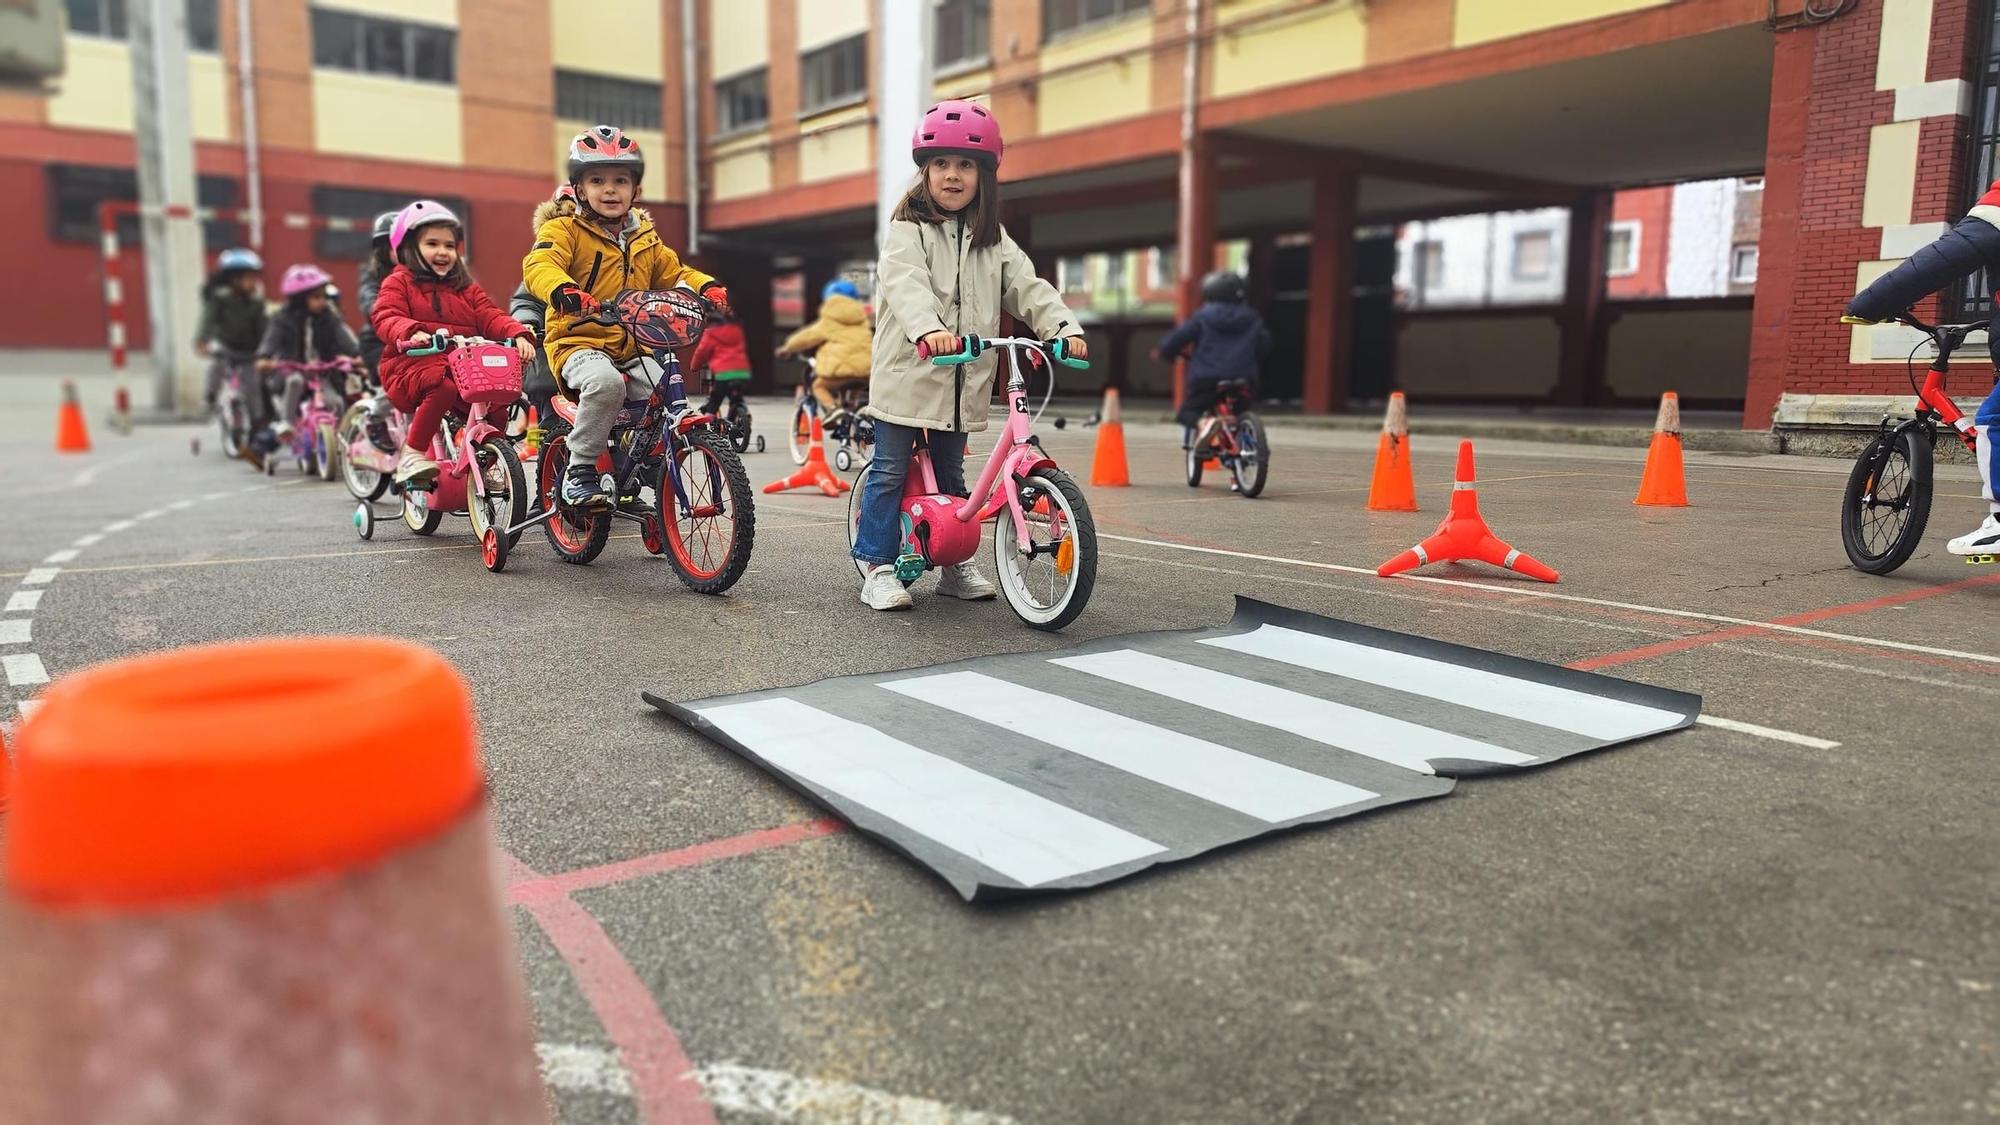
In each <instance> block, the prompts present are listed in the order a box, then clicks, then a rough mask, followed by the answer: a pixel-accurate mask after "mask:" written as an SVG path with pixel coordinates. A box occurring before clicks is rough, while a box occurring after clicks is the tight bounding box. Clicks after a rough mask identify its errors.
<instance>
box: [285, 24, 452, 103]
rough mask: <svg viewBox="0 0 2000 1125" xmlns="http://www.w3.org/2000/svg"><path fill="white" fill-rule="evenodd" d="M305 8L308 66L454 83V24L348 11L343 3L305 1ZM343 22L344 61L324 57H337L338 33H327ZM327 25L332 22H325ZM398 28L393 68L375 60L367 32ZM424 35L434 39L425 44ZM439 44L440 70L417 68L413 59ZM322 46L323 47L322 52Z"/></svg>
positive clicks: (399, 79) (394, 78)
mask: <svg viewBox="0 0 2000 1125" xmlns="http://www.w3.org/2000/svg"><path fill="white" fill-rule="evenodd" d="M306 13H307V16H306V18H307V35H308V36H309V37H310V40H311V42H310V48H311V54H312V66H313V69H314V70H331V71H338V72H340V73H342V74H361V75H366V76H367V77H370V78H382V79H387V80H388V81H391V82H417V83H422V84H423V85H426V86H456V85H457V84H458V28H456V27H448V26H445V25H443V24H435V23H425V22H423V21H421V20H404V19H394V18H391V17H388V16H377V15H372V14H370V13H367V12H353V11H348V10H347V9H345V8H327V7H321V6H320V5H317V4H314V5H310V6H309V7H308V8H307V9H306ZM340 23H345V24H346V26H347V27H348V28H349V29H350V30H351V33H352V42H351V44H350V45H349V49H348V50H347V51H346V52H345V54H346V59H345V61H329V60H330V59H331V58H337V56H338V54H339V53H340V52H338V51H337V50H336V48H338V47H339V44H338V42H336V40H337V39H338V38H340V37H339V36H335V35H332V34H323V32H330V31H331V30H332V27H337V26H339V25H340ZM329 25H331V26H329ZM389 31H398V32H400V33H401V34H400V36H398V38H399V39H400V40H401V43H400V45H399V46H398V48H397V50H398V51H400V52H401V62H402V65H401V67H400V68H399V69H397V70H391V69H389V68H387V67H384V66H378V65H376V60H375V58H374V57H373V54H374V53H373V50H372V48H371V47H370V44H371V43H372V42H374V40H373V39H371V37H370V33H371V32H378V33H379V32H389ZM425 38H433V39H435V40H437V41H438V42H432V43H429V44H426V43H425V42H424V39H425ZM440 42H441V44H442V46H443V52H444V53H443V57H444V59H445V60H446V64H447V65H446V66H445V68H444V70H445V73H444V74H443V75H441V76H439V75H425V74H422V73H420V69H421V68H420V67H419V66H418V61H419V60H420V59H422V58H424V57H425V56H426V54H429V53H434V52H435V51H436V49H437V48H438V46H439V44H440ZM322 48H326V50H325V51H323V50H322Z"/></svg>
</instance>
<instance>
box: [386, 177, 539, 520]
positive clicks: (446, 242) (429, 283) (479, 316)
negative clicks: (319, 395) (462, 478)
mask: <svg viewBox="0 0 2000 1125" xmlns="http://www.w3.org/2000/svg"><path fill="white" fill-rule="evenodd" d="M464 245H465V224H463V223H461V222H459V221H458V216H457V215H454V214H452V213H451V211H450V210H449V209H448V208H446V207H445V205H444V204H442V203H438V202H436V201H434V200H429V199H419V200H417V201H416V202H415V203H412V204H410V205H409V206H408V207H405V208H403V209H402V210H401V211H399V212H397V213H396V218H395V221H394V222H393V223H391V224H390V228H389V250H390V253H392V254H393V255H395V258H396V269H395V271H394V272H393V273H391V274H390V275H389V276H388V278H387V279H385V280H384V281H383V282H382V292H381V294H380V295H379V296H377V297H376V298H375V335H376V336H378V337H380V338H381V340H382V342H383V343H384V344H385V345H387V350H385V351H384V352H383V353H382V388H383V390H385V391H387V392H388V394H389V399H390V401H392V402H394V403H395V404H396V409H398V410H401V411H403V412H405V413H407V414H409V415H410V428H409V430H408V431H406V432H405V433H404V435H403V449H402V452H401V453H400V454H398V455H397V458H396V481H397V483H399V484H417V485H422V484H424V483H427V482H429V481H432V480H435V479H436V478H437V475H438V464H437V462H436V461H433V460H431V458H430V454H429V450H430V447H431V442H432V441H434V440H435V439H436V438H437V434H438V425H439V423H441V422H443V421H444V416H445V414H446V412H448V411H456V412H458V413H460V414H464V413H465V412H466V411H467V410H468V409H469V408H468V406H467V404H466V401H465V399H464V398H462V397H460V396H459V393H458V387H457V385H456V384H454V383H453V382H452V380H451V371H450V368H449V366H448V364H447V361H446V360H445V357H444V356H443V355H422V356H411V355H404V354H402V350H401V349H398V348H397V347H396V345H397V344H400V343H409V344H412V345H414V346H417V347H423V346H425V345H428V344H429V343H430V342H431V337H432V336H437V335H447V336H484V337H486V338H487V339H489V340H512V341H513V342H514V348H515V350H516V351H518V352H520V353H521V358H522V360H524V361H525V360H527V359H529V358H531V357H532V356H533V355H534V349H535V345H534V336H533V334H532V333H530V332H529V331H528V329H527V327H526V326H524V325H523V324H522V323H521V322H520V321H518V320H515V319H514V318H513V317H511V316H508V315H507V314H506V313H505V312H502V311H501V309H500V306H498V305H496V304H494V303H493V298H491V297H489V296H487V295H486V290H484V289H482V288H480V287H479V283H478V282H476V281H474V280H472V274H471V273H469V272H467V270H466V268H465V259H464V257H463V256H462V249H463V247H464Z"/></svg>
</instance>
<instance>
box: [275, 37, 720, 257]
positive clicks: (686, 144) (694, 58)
mask: <svg viewBox="0 0 2000 1125" xmlns="http://www.w3.org/2000/svg"><path fill="white" fill-rule="evenodd" d="M243 2H244V3H248V2H249V0H243ZM697 2H698V0H681V147H682V149H683V151H685V152H686V153H687V216H688V237H687V252H688V254H689V255H690V256H692V255H695V254H699V253H701V48H700V44H698V43H696V42H695V34H696V27H695V11H694V6H695V4H696V3H697Z"/></svg>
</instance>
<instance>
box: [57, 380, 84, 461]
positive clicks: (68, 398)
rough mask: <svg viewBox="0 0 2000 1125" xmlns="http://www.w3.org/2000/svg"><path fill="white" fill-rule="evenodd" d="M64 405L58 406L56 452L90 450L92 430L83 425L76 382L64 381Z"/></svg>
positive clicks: (82, 451) (81, 408)
mask: <svg viewBox="0 0 2000 1125" xmlns="http://www.w3.org/2000/svg"><path fill="white" fill-rule="evenodd" d="M62 396H63V397H62V405H61V406H59V407H57V408H56V452H57V453H88V452H90V431H88V430H86V429H85V428H84V425H83V407H82V405H80V404H79V403H78V402H77V401H76V382H75V381H74V380H71V379H64V380H63V382H62Z"/></svg>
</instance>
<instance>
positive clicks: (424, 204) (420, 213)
mask: <svg viewBox="0 0 2000 1125" xmlns="http://www.w3.org/2000/svg"><path fill="white" fill-rule="evenodd" d="M432 223H450V224H451V225H452V226H454V227H456V228H458V235H459V238H461V239H463V238H464V237H465V224H464V223H461V222H459V221H458V216H457V215H454V214H452V213H451V208H449V207H446V206H445V205H444V204H442V203H439V202H438V201H437V200H435V199H419V200H417V201H416V202H415V203H412V204H410V205H409V206H408V207H405V208H403V209H402V210H401V211H398V212H396V219H395V221H394V222H392V223H390V224H389V252H390V253H392V254H401V253H402V252H403V239H405V238H408V237H409V236H410V234H411V232H413V231H415V230H418V229H419V228H422V227H427V226H430V225H431V224H432Z"/></svg>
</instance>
